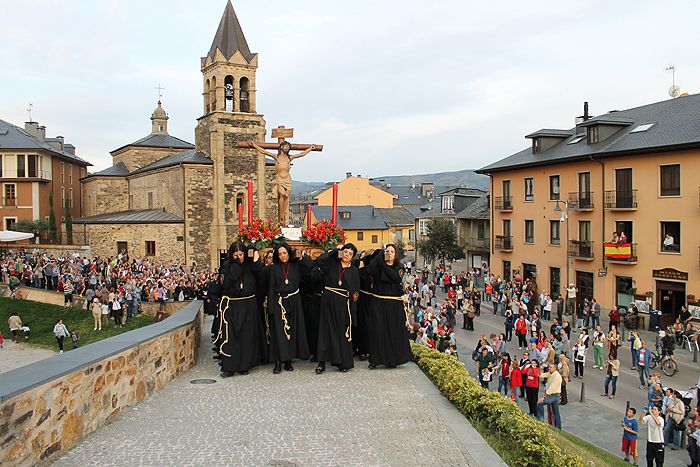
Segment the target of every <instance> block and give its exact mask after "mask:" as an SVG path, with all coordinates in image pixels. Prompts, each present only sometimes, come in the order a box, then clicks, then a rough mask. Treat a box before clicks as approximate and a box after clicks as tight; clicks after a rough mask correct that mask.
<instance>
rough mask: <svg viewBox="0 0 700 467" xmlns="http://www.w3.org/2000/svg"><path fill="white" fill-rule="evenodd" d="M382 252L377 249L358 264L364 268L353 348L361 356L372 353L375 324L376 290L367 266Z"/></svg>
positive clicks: (361, 276) (361, 272) (354, 322)
mask: <svg viewBox="0 0 700 467" xmlns="http://www.w3.org/2000/svg"><path fill="white" fill-rule="evenodd" d="M381 251H382V250H380V249H377V250H376V251H375V252H374V253H373V254H371V255H367V256H365V257H364V258H360V260H359V261H358V263H363V264H364V267H362V268H360V270H359V272H360V298H359V299H358V300H357V313H356V315H357V316H356V319H355V321H353V323H352V324H353V325H354V326H355V327H354V328H353V339H352V341H353V344H354V345H353V348H354V349H355V352H356V353H357V354H359V355H369V354H370V353H371V349H370V346H371V345H372V339H371V326H372V325H373V324H374V318H373V317H372V314H373V308H372V306H371V304H372V300H373V299H372V295H370V294H371V292H372V290H373V289H374V285H373V282H374V279H373V278H372V276H370V275H369V272H368V271H367V265H369V263H370V261H372V259H373V258H374V257H375V256H376V255H377V254H379V253H381Z"/></svg>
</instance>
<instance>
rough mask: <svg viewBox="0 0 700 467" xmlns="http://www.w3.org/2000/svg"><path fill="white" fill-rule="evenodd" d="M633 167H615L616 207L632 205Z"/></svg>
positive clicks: (629, 206)
mask: <svg viewBox="0 0 700 467" xmlns="http://www.w3.org/2000/svg"><path fill="white" fill-rule="evenodd" d="M632 202H633V200H632V169H615V207H617V208H631V207H633V206H632V204H633V203H632Z"/></svg>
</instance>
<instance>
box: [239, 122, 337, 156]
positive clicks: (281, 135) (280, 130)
mask: <svg viewBox="0 0 700 467" xmlns="http://www.w3.org/2000/svg"><path fill="white" fill-rule="evenodd" d="M272 137H273V138H277V142H276V143H265V142H261V143H257V145H258V146H260V147H261V148H263V149H279V148H280V144H282V143H284V142H285V141H286V139H287V138H293V137H294V128H285V126H284V125H280V126H278V127H277V128H273V129H272ZM311 146H314V149H313V150H314V151H323V145H321V144H292V145H291V146H290V148H289V149H290V150H291V151H304V150H306V149H309V148H310V147H311ZM238 147H239V148H252V147H253V146H252V145H251V144H250V142H249V141H241V142H239V143H238Z"/></svg>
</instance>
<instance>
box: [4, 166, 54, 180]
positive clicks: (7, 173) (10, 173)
mask: <svg viewBox="0 0 700 467" xmlns="http://www.w3.org/2000/svg"><path fill="white" fill-rule="evenodd" d="M0 178H39V179H41V180H51V172H50V171H48V170H19V171H18V170H8V169H3V171H2V172H1V173H0Z"/></svg>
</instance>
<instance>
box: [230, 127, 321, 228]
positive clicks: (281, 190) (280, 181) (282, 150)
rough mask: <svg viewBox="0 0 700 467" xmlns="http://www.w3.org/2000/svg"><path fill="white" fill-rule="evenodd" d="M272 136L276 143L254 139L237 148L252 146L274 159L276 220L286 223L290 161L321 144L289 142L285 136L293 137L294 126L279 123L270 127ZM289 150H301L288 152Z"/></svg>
mask: <svg viewBox="0 0 700 467" xmlns="http://www.w3.org/2000/svg"><path fill="white" fill-rule="evenodd" d="M272 137H273V138H277V143H256V142H255V141H241V142H239V143H238V147H239V148H253V149H255V150H256V151H258V153H260V154H262V155H263V156H270V157H272V158H273V159H275V183H274V187H273V192H274V193H275V194H276V195H277V220H278V221H279V223H280V225H282V226H285V225H287V215H288V212H289V196H290V195H291V194H292V177H291V176H290V175H289V169H290V168H291V166H292V161H293V160H294V159H298V158H300V157H304V156H305V155H307V154H308V153H310V152H311V151H323V146H322V145H317V144H291V143H289V142H288V141H286V138H292V137H294V128H285V127H284V126H283V125H280V126H279V127H277V128H273V129H272ZM265 149H277V153H273V152H268V151H266V150H265ZM289 151H301V152H300V153H297V154H290V153H289Z"/></svg>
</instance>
